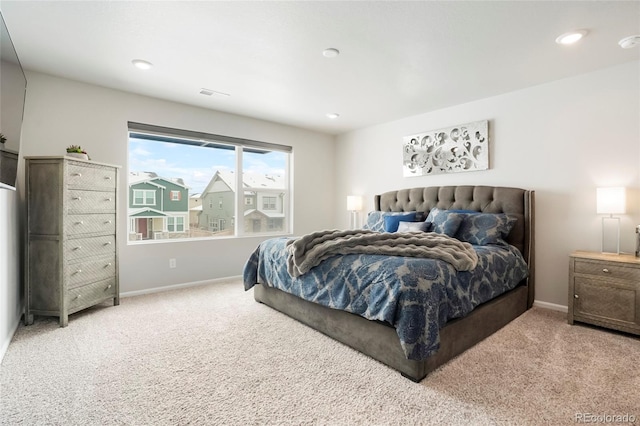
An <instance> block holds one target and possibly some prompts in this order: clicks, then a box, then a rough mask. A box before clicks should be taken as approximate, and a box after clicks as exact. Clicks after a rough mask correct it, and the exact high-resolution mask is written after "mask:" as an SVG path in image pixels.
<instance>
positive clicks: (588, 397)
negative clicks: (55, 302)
mask: <svg viewBox="0 0 640 426" xmlns="http://www.w3.org/2000/svg"><path fill="white" fill-rule="evenodd" d="M639 367H640V340H638V339H637V338H631V337H628V336H626V335H621V334H616V333H612V332H607V331H603V330H600V329H595V328H590V327H586V326H569V325H568V324H567V323H566V320H565V315H564V314H561V313H558V312H553V311H548V310H544V309H539V308H534V309H532V310H530V311H529V312H527V313H526V314H525V315H523V316H521V317H520V318H518V319H517V320H516V321H514V322H512V323H511V324H510V325H508V326H507V327H506V328H504V329H503V330H501V331H500V332H498V333H497V334H495V335H493V336H491V337H490V338H489V339H487V340H485V341H484V342H482V343H480V344H479V345H477V346H476V347H474V348H472V349H471V350H469V351H467V352H466V353H464V354H462V355H461V356H459V357H458V358H456V359H455V360H453V361H452V362H450V363H449V364H447V365H445V366H443V367H441V368H440V369H439V370H437V371H435V372H434V373H432V374H431V375H429V376H427V378H426V379H424V380H423V381H422V382H421V383H419V384H416V383H413V382H411V381H409V380H407V379H405V378H403V377H402V376H400V374H399V373H397V372H395V371H393V370H391V369H389V368H388V367H385V366H384V365H382V364H380V363H378V362H376V361H373V360H372V359H370V358H368V357H366V356H364V355H361V354H359V353H357V352H355V351H354V350H352V349H350V348H348V347H346V346H344V345H342V344H339V343H336V342H335V341H333V340H331V339H329V338H327V337H325V336H324V335H322V334H319V333H317V332H315V331H313V330H311V329H309V328H308V327H306V326H303V325H301V324H300V323H298V322H296V321H294V320H292V319H290V318H288V317H286V316H284V315H282V314H280V313H277V312H275V311H273V310H272V309H270V308H268V307H266V306H263V305H260V304H258V303H255V302H254V301H253V298H252V294H251V293H245V292H244V291H243V290H242V285H241V283H240V282H239V281H234V282H229V283H216V284H211V285H207V286H201V287H195V288H189V289H183V290H176V291H171V292H165V293H157V294H152V295H145V296H138V297H131V298H124V299H122V302H121V305H120V306H117V307H113V306H107V305H104V306H100V307H96V308H93V309H90V310H88V311H84V312H81V313H78V314H75V315H73V316H72V317H71V319H70V321H69V326H68V327H67V328H59V327H58V326H57V322H56V320H55V319H53V318H42V317H37V318H36V322H35V324H34V325H32V326H30V327H24V326H22V325H21V326H20V327H19V329H18V331H17V333H16V335H15V337H14V339H13V342H12V343H11V344H10V346H9V349H8V351H7V353H6V355H5V358H4V361H3V363H2V366H1V367H0V417H1V423H2V424H7V425H16V424H18V425H111V424H116V425H187V424H188V425H241V424H242V425H245V424H296V425H297V424H322V425H347V424H366V425H429V424H434V425H439V424H450V425H469V424H471V425H476V424H477V425H490V424H505V425H506V424H513V425H529V424H531V425H537V424H552V425H559V424H574V423H575V422H576V419H577V418H576V416H577V415H578V416H583V417H582V418H583V419H587V418H590V419H592V423H593V420H594V419H595V420H597V417H586V416H587V415H591V416H604V415H606V416H616V415H620V416H622V415H625V414H626V415H631V416H635V421H636V424H640V373H639V370H640V369H639ZM602 419H603V420H604V419H608V420H616V419H617V420H624V418H614V417H606V418H602ZM610 423H611V422H610Z"/></svg>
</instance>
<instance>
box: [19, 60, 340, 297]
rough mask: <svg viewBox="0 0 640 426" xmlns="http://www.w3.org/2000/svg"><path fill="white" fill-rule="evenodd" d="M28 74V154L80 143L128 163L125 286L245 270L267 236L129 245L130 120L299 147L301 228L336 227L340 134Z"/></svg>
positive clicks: (297, 224) (297, 217) (123, 202)
mask: <svg viewBox="0 0 640 426" xmlns="http://www.w3.org/2000/svg"><path fill="white" fill-rule="evenodd" d="M27 79H28V81H29V90H28V91H27V102H26V110H25V119H24V125H23V130H22V154H23V156H39V155H62V154H63V153H64V152H65V148H66V147H67V146H68V145H71V144H79V145H82V147H83V148H85V149H86V150H87V151H88V152H89V154H90V155H91V158H92V159H93V160H95V161H99V162H103V163H109V164H115V165H121V166H122V169H121V178H120V188H121V190H120V199H119V201H120V209H119V210H120V220H119V223H118V231H119V233H120V237H121V239H120V241H121V243H120V249H119V253H120V290H121V292H132V291H141V290H145V289H149V288H156V287H163V286H168V285H173V284H179V283H188V282H197V281H203V280H210V279H215V278H222V277H229V276H236V275H241V273H242V267H243V265H244V262H245V261H246V259H247V258H248V257H249V254H250V253H251V252H252V251H253V249H254V248H255V247H256V246H257V245H258V243H259V242H260V241H261V240H262V239H263V238H256V237H246V238H238V239H223V240H208V241H191V242H176V243H159V244H144V245H127V244H126V235H127V220H126V217H127V209H126V206H127V192H126V188H127V180H126V177H127V173H128V171H127V121H135V122H141V123H148V124H155V125H159V126H166V127H174V128H179V129H186V130H193V131H201V132H207V133H214V134H221V135H228V136H234V137H240V138H247V139H255V140H260V141H265V142H273V143H278V144H284V145H290V146H292V147H293V157H294V170H293V173H294V182H295V183H294V188H293V200H294V210H295V214H294V218H293V221H294V232H295V233H297V234H300V233H307V232H311V231H312V230H316V229H318V228H323V227H331V226H333V222H334V220H333V212H334V211H335V209H334V205H333V203H334V197H333V194H332V189H333V188H334V173H333V161H334V160H333V159H334V138H333V137H332V136H329V135H324V134H320V133H315V132H311V131H306V130H301V129H298V128H294V127H289V126H284V125H280V124H275V123H269V122H265V121H260V120H255V119H251V118H247V117H241V116H237V115H230V114H224V113H220V112H214V111H211V110H206V109H202V108H195V107H190V106H187V105H183V104H177V103H172V102H167V101H162V100H158V99H153V98H148V97H144V96H139V95H134V94H130V93H125V92H120V91H116V90H111V89H106V88H102V87H98V86H94V85H88V84H83V83H78V82H74V81H70V80H65V79H61V78H56V77H52V76H48V75H45V74H40V73H35V72H28V73H27ZM169 258H175V259H176V260H177V262H176V263H177V268H176V269H169ZM238 290H239V291H241V289H240V288H239V289H238Z"/></svg>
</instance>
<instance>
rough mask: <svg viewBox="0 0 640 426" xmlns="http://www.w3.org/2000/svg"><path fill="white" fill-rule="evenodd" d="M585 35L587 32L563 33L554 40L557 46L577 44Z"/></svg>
mask: <svg viewBox="0 0 640 426" xmlns="http://www.w3.org/2000/svg"><path fill="white" fill-rule="evenodd" d="M586 35H587V30H578V31H571V32H569V33H564V34H562V35H561V36H559V37H558V38H557V39H556V43H558V44H573V43H576V42H578V41H579V40H580V39H582V37H584V36H586Z"/></svg>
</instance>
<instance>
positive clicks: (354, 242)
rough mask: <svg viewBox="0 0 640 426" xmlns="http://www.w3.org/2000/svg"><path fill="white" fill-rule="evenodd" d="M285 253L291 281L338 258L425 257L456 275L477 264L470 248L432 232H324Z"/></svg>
mask: <svg viewBox="0 0 640 426" xmlns="http://www.w3.org/2000/svg"><path fill="white" fill-rule="evenodd" d="M287 251H288V253H287V271H288V272H289V274H290V275H291V276H292V277H299V276H300V275H303V274H305V273H306V272H308V271H309V270H310V269H311V268H313V267H314V266H317V265H319V264H320V262H322V261H323V260H325V259H327V258H329V257H331V256H335V255H338V254H382V255H389V256H403V257H426V258H432V259H440V260H444V261H445V262H448V263H450V264H451V265H453V267H454V268H455V269H456V270H458V271H470V270H472V269H473V268H475V267H476V265H477V264H478V255H477V254H476V252H475V250H473V247H472V246H471V244H469V243H465V242H462V241H460V240H457V239H455V238H451V237H448V236H446V235H443V234H436V233H432V232H419V233H418V232H408V233H399V232H375V231H370V230H362V229H356V230H346V231H344V230H342V231H340V230H325V231H318V232H313V233H311V234H307V235H304V236H302V237H300V238H296V239H293V240H290V241H288V242H287Z"/></svg>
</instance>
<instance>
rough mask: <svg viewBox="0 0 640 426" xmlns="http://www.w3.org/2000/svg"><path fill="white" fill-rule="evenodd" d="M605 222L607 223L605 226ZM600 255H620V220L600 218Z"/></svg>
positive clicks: (617, 218)
mask: <svg viewBox="0 0 640 426" xmlns="http://www.w3.org/2000/svg"><path fill="white" fill-rule="evenodd" d="M605 221H608V222H609V223H608V224H607V223H606V222H605ZM602 253H609V254H620V218H619V217H613V216H609V217H603V218H602Z"/></svg>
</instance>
